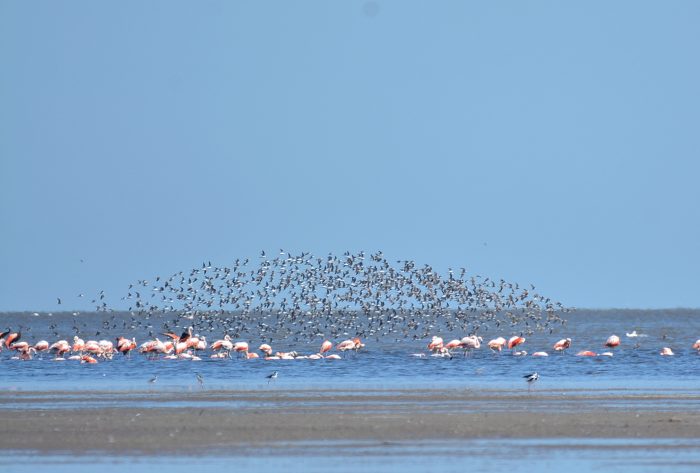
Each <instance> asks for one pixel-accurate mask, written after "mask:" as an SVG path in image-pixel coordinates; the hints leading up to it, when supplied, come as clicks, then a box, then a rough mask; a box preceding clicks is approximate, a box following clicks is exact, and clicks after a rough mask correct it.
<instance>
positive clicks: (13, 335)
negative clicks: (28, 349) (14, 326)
mask: <svg viewBox="0 0 700 473" xmlns="http://www.w3.org/2000/svg"><path fill="white" fill-rule="evenodd" d="M8 332H10V331H9V330H8ZM3 335H5V347H6V348H10V345H12V344H13V343H15V342H18V341H19V339H20V338H22V332H10V333H7V332H5V333H4V334H3Z"/></svg>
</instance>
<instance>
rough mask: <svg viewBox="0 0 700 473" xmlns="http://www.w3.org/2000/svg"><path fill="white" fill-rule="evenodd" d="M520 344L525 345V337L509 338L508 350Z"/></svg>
mask: <svg viewBox="0 0 700 473" xmlns="http://www.w3.org/2000/svg"><path fill="white" fill-rule="evenodd" d="M522 343H525V337H518V336H517V335H516V336H514V337H510V339H509V340H508V349H509V350H511V351H512V350H513V349H514V348H515V347H517V346H518V345H520V344H522Z"/></svg>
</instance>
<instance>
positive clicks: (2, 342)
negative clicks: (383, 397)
mask: <svg viewBox="0 0 700 473" xmlns="http://www.w3.org/2000/svg"><path fill="white" fill-rule="evenodd" d="M192 330H193V329H192V327H189V328H188V329H187V330H186V331H185V332H184V333H182V334H181V335H177V334H175V333H173V332H167V333H164V334H163V335H165V336H166V337H168V338H169V340H166V341H162V340H160V339H158V338H156V339H155V340H149V341H147V342H145V343H142V344H141V345H140V346H139V345H137V344H136V339H135V338H131V339H128V338H126V337H117V339H116V344H115V343H113V342H111V341H109V340H99V341H98V340H88V341H85V340H83V339H82V338H80V337H78V336H75V337H73V343H72V344H71V343H69V342H68V341H67V340H59V341H57V342H55V343H53V344H49V342H47V341H46V340H41V341H39V342H36V343H35V344H33V345H32V344H30V343H28V342H26V341H21V340H20V339H21V337H22V334H21V332H13V331H11V330H8V331H6V332H3V333H0V351H2V349H3V346H4V347H5V348H6V349H9V350H12V351H15V352H16V355H15V356H13V357H12V359H17V360H31V359H32V358H33V357H34V355H36V354H37V353H41V352H48V353H51V354H52V355H54V358H53V359H54V360H55V361H65V360H77V361H80V362H81V363H97V362H98V359H99V358H103V359H111V358H112V357H113V356H114V355H115V354H116V353H121V354H123V355H130V354H131V352H132V351H134V350H136V351H138V352H139V353H142V354H144V355H146V356H149V357H153V358H155V357H161V356H162V357H163V358H164V359H169V360H183V359H186V360H193V361H198V360H201V359H202V358H201V356H200V355H201V354H202V353H203V352H205V351H206V350H207V348H209V349H210V350H212V351H213V352H214V353H213V354H212V355H210V358H230V357H231V354H232V353H235V354H236V355H238V356H240V357H243V358H246V359H253V358H260V357H261V355H258V353H256V352H254V351H250V348H249V345H248V342H234V341H232V340H231V337H230V336H228V335H226V336H225V337H224V338H223V339H221V340H217V341H215V342H214V343H212V344H211V345H209V344H208V343H207V339H206V337H204V336H198V335H192ZM364 346H365V345H364V343H362V341H361V340H360V339H359V338H353V339H348V340H344V341H342V342H340V343H338V344H336V345H335V347H334V346H333V343H331V342H330V341H328V340H326V341H324V342H323V343H322V344H321V347H320V349H319V351H318V353H314V354H311V355H300V354H299V353H297V352H294V351H290V352H274V351H273V350H272V347H271V346H270V345H268V344H267V343H263V344H262V345H260V346H259V347H258V350H259V351H260V352H261V354H262V357H263V358H264V359H266V360H292V359H309V360H320V359H328V360H338V359H340V358H341V357H340V355H338V354H336V353H328V352H330V351H331V350H333V348H335V350H337V351H339V352H341V353H342V352H346V351H350V350H354V351H358V350H360V349H361V348H364Z"/></svg>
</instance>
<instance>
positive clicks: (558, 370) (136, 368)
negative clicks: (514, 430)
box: [0, 310, 700, 392]
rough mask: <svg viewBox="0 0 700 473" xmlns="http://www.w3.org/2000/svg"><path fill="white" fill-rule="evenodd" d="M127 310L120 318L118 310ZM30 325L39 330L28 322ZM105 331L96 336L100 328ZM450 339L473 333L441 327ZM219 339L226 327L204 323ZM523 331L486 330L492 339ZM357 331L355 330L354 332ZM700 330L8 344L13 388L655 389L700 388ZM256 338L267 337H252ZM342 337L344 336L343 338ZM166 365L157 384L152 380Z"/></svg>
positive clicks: (631, 324)
mask: <svg viewBox="0 0 700 473" xmlns="http://www.w3.org/2000/svg"><path fill="white" fill-rule="evenodd" d="M0 317H1V319H0V320H1V321H2V322H0V323H3V324H4V325H6V326H11V327H18V326H23V327H25V328H24V329H23V332H24V334H23V339H25V340H27V341H29V342H36V341H37V340H40V339H46V340H49V341H50V342H53V341H55V340H56V339H57V337H56V336H55V335H53V332H56V333H58V334H59V336H60V337H61V338H64V339H68V340H69V341H70V340H71V338H72V335H73V334H74V333H75V332H74V330H73V329H72V327H73V326H78V327H81V331H80V335H81V336H82V337H83V338H85V339H86V340H87V339H102V338H106V339H110V340H113V339H114V338H115V337H116V336H118V335H125V336H128V337H132V336H135V337H136V339H137V342H142V341H145V340H146V339H147V334H146V333H144V332H143V331H138V330H136V331H134V330H116V329H110V328H108V329H105V328H104V327H105V321H106V320H109V319H110V317H111V315H108V314H103V313H92V314H90V313H86V314H80V315H78V316H72V315H71V314H67V313H64V314H54V315H52V316H48V315H46V314H44V315H40V316H38V317H37V316H32V315H31V314H27V313H23V314H1V315H0ZM117 320H118V319H117ZM27 327H28V328H29V330H27ZM633 330H636V331H637V332H638V333H639V334H644V335H647V336H643V337H637V338H628V337H626V336H625V333H626V332H631V331H633ZM98 331H99V332H100V334H99V336H96V335H95V334H96V332H98ZM435 333H436V334H438V335H441V336H443V338H444V339H445V340H446V341H447V340H449V339H450V338H456V337H460V336H463V335H464V334H457V333H456V334H448V333H441V332H439V331H436V332H435ZM613 333H615V334H617V335H619V336H620V337H621V339H622V345H621V346H620V347H618V348H617V349H615V350H614V356H613V357H595V358H587V357H576V356H573V355H574V354H575V353H576V352H578V351H580V350H593V351H596V352H603V351H605V350H606V349H605V348H604V347H603V346H602V345H603V342H604V341H605V340H606V339H607V337H608V336H609V335H611V334H613ZM203 334H204V335H206V336H207V338H208V339H209V340H210V341H211V340H214V339H217V338H220V337H221V335H222V334H221V333H203ZM513 334H514V333H511V332H506V331H501V332H499V333H490V332H489V333H483V334H482V335H483V336H484V338H485V340H486V341H488V339H490V338H495V337H496V336H498V335H502V336H504V337H506V338H507V337H509V336H511V335H513ZM352 335H354V334H349V336H352ZM563 337H570V338H572V339H573V343H572V347H571V349H570V350H569V351H568V352H567V353H566V354H564V355H561V354H557V353H554V352H553V351H552V350H551V346H552V344H553V343H554V342H555V341H557V340H559V339H560V338H563ZM698 338H700V310H677V311H617V312H616V311H579V312H577V313H574V314H571V315H570V316H569V322H568V324H567V325H566V326H565V327H563V328H561V329H560V330H559V331H558V332H555V333H552V334H549V333H547V334H543V333H536V334H534V335H532V336H528V337H527V341H526V342H525V344H524V345H523V346H522V349H524V350H527V351H529V352H530V353H533V352H535V351H539V350H544V351H547V352H549V353H550V356H549V357H547V358H537V357H532V356H511V355H510V354H509V353H502V354H500V355H498V354H494V353H491V352H490V350H488V349H486V348H482V349H480V350H477V351H475V352H474V353H473V354H472V355H471V356H468V357H466V358H465V357H464V356H462V355H461V353H460V354H458V356H455V357H454V358H453V359H446V358H433V357H429V356H428V357H426V358H416V357H414V356H411V355H412V354H414V353H426V352H427V351H426V345H427V343H428V341H429V340H428V339H421V340H383V339H379V340H376V339H371V340H364V342H365V343H366V345H367V347H366V349H364V350H363V351H361V352H360V353H358V354H355V353H349V354H346V355H344V359H342V360H316V361H314V360H278V361H265V360H262V359H258V360H242V359H235V358H234V359H226V360H212V359H209V358H206V357H207V356H208V354H205V355H203V360H202V361H198V362H192V361H185V360H162V359H159V360H150V359H147V358H145V357H144V356H141V355H138V354H136V353H134V354H133V355H132V356H131V357H129V358H127V357H123V356H119V357H115V359H113V360H111V361H110V360H106V361H101V362H100V363H98V364H96V365H87V364H80V363H78V362H75V361H63V362H56V361H53V360H52V357H51V356H50V355H44V359H38V358H37V359H34V360H31V361H18V360H10V359H9V357H10V356H11V353H10V352H9V350H4V351H3V352H2V353H0V363H2V366H3V370H2V373H3V375H2V378H0V388H2V389H3V390H54V389H60V390H77V391H81V390H86V389H97V390H114V389H117V390H125V391H129V390H133V389H147V388H149V387H153V388H155V389H163V390H168V389H175V390H177V389H194V388H198V384H197V381H196V378H195V373H196V372H198V373H201V375H202V376H203V377H204V379H205V387H206V388H207V389H227V390H235V389H268V388H274V387H275V386H279V387H284V388H285V389H306V388H312V389H315V390H318V391H321V392H322V391H323V389H328V388H339V389H343V388H347V389H355V390H356V389H378V388H379V389H386V388H389V389H410V388H437V389H441V388H444V389H498V390H510V389H512V390H522V389H525V382H524V381H523V379H522V376H523V375H524V374H527V373H530V372H532V371H537V372H538V373H539V374H540V376H541V378H540V381H539V382H538V383H537V385H536V386H535V389H539V390H544V391H548V390H550V391H552V390H557V389H564V390H572V389H573V390H576V389H581V390H583V389H588V388H591V389H631V390H635V389H636V390H642V391H645V392H653V391H655V390H656V391H660V392H663V391H665V390H668V389H694V388H697V387H698V386H700V355H698V353H697V352H696V351H694V350H692V349H691V348H690V347H691V345H692V344H693V343H694V341H695V340H697V339H698ZM247 341H248V342H250V344H251V348H254V347H257V346H258V345H259V344H260V343H261V342H262V341H261V340H255V339H250V340H247ZM321 341H322V340H310V341H307V340H281V341H276V342H274V343H272V345H273V348H274V349H275V350H285V351H287V350H297V351H299V352H300V353H307V354H308V353H314V352H316V351H317V350H318V347H319V346H320V342H321ZM337 341H339V340H335V342H337ZM664 346H669V347H671V348H672V349H673V350H674V351H675V352H676V355H675V356H672V357H662V356H659V354H658V352H659V350H660V348H661V347H664ZM273 369H274V370H277V371H279V378H278V379H277V380H276V381H274V382H273V383H270V384H268V383H267V380H266V378H265V376H266V375H267V374H269V373H270V372H271V371H272V370H273ZM154 375H158V381H157V383H156V385H155V386H150V385H149V384H148V383H147V381H148V379H150V378H151V377H153V376H154Z"/></svg>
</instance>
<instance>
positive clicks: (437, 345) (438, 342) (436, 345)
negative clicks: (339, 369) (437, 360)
mask: <svg viewBox="0 0 700 473" xmlns="http://www.w3.org/2000/svg"><path fill="white" fill-rule="evenodd" d="M351 341H352V340H346V342H351ZM343 343H345V342H343ZM353 346H354V343H353ZM442 346H443V341H442V338H440V337H438V336H435V335H433V338H432V340H431V341H430V343H428V350H430V351H433V352H437V351H440V349H441V348H442ZM338 349H339V350H340V348H338Z"/></svg>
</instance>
